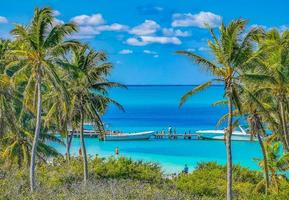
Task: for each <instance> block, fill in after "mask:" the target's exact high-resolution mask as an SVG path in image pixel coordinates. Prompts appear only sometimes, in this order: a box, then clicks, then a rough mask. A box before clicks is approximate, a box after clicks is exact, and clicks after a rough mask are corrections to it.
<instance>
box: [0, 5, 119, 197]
mask: <svg viewBox="0 0 289 200" xmlns="http://www.w3.org/2000/svg"><path fill="white" fill-rule="evenodd" d="M76 30H77V27H76V25H75V24H73V23H68V24H55V18H54V16H53V10H52V9H51V8H43V9H39V8H36V9H35V12H34V16H33V19H32V21H31V23H30V24H28V25H20V24H19V25H18V24H17V25H15V27H14V29H13V30H12V31H11V34H12V35H13V36H14V38H15V40H13V41H9V40H0V67H1V68H0V78H1V80H0V81H1V85H0V122H1V127H0V130H1V132H0V145H1V149H0V153H1V154H0V155H1V160H2V159H3V160H4V161H5V162H7V163H9V164H10V165H13V164H15V163H17V164H18V166H19V167H24V166H25V167H26V166H28V165H29V169H30V170H29V174H30V177H29V179H30V189H31V192H33V191H34V189H35V185H36V184H37V183H36V179H35V168H36V164H37V163H39V162H41V161H46V160H47V158H48V157H50V156H57V155H58V153H57V152H56V151H55V150H54V149H53V148H51V147H50V146H47V145H46V144H45V141H47V140H53V141H56V142H61V141H60V140H59V139H57V138H56V137H54V136H53V134H51V133H53V132H58V133H61V135H62V136H63V137H65V136H66V137H67V138H68V139H67V141H69V136H68V131H67V130H68V128H69V127H72V128H73V129H74V130H79V131H80V137H81V141H82V145H81V146H82V158H83V169H84V170H83V172H84V173H83V177H84V182H86V180H87V179H88V166H87V155H86V150H85V144H84V140H83V124H84V122H85V121H89V122H93V123H94V125H95V129H97V130H98V131H99V132H100V133H103V130H104V129H103V126H102V122H101V115H102V114H103V113H104V112H105V111H106V108H107V106H108V104H109V103H113V104H116V105H117V106H118V107H120V108H121V106H120V105H119V104H118V103H117V102H115V101H114V100H113V99H110V98H109V97H108V96H107V94H108V89H109V88H111V87H118V86H120V84H118V83H112V82H109V81H108V80H107V78H106V77H107V76H108V75H109V74H110V71H111V69H112V65H111V64H110V63H109V62H107V59H106V55H105V53H104V52H98V51H95V50H93V49H91V48H90V47H89V46H88V45H87V44H82V43H81V42H79V41H75V40H69V39H68V38H69V36H70V35H71V34H72V33H74V32H75V31H76ZM33 132H34V133H33ZM71 138H72V136H71ZM71 138H70V141H71ZM66 145H67V153H66V154H67V158H69V145H70V143H69V142H66ZM29 163H30V164H29Z"/></svg>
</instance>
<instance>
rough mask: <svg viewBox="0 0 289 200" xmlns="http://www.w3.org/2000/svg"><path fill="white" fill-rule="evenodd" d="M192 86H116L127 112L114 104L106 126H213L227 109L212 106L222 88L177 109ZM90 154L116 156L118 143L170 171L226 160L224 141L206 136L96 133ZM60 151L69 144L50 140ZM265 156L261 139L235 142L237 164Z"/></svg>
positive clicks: (116, 95) (113, 93) (116, 94)
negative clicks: (120, 137)
mask: <svg viewBox="0 0 289 200" xmlns="http://www.w3.org/2000/svg"><path fill="white" fill-rule="evenodd" d="M192 87H193V86H131V87H128V89H127V90H124V89H113V90H112V91H111V97H112V98H114V99H115V100H117V101H118V102H119V103H121V104H122V105H123V106H124V108H125V110H126V111H125V112H122V111H120V110H118V109H117V108H116V107H113V106H111V107H110V108H109V110H108V112H107V113H106V114H105V116H104V117H103V120H104V122H105V124H106V128H108V129H112V130H121V131H127V132H133V131H147V130H154V131H158V130H162V129H164V130H167V129H168V127H175V128H176V129H177V132H179V133H183V132H188V131H189V130H190V131H191V132H194V131H196V130H200V129H215V128H216V127H215V126H216V123H217V122H218V120H219V119H220V117H222V116H223V115H224V114H226V111H227V108H226V107H224V106H221V107H212V104H213V103H214V102H216V101H218V100H221V99H223V87H222V86H213V87H211V88H209V89H207V90H206V91H203V92H201V93H198V94H196V95H195V96H193V97H192V98H190V99H189V101H188V102H187V103H186V104H185V105H184V106H183V107H182V108H179V107H178V104H179V100H180V98H181V96H182V95H183V94H184V93H185V92H187V91H188V90H189V89H191V88H192ZM85 142H86V145H87V151H88V153H89V154H90V155H96V154H98V155H100V156H104V157H107V156H114V149H115V148H116V147H119V149H120V155H123V156H128V157H130V158H132V159H136V160H144V161H151V162H157V163H159V164H160V165H161V166H162V167H163V169H164V170H165V171H166V172H180V171H181V170H182V168H183V167H184V165H185V164H188V166H189V167H190V169H193V168H194V167H195V166H196V164H197V163H198V162H203V161H206V162H207V161H216V162H218V163H221V164H224V163H225V162H226V152H225V145H224V142H223V141H203V140H181V139H178V140H149V141H119V142H110V141H106V142H99V141H98V140H97V139H96V138H86V140H85ZM52 145H53V146H54V147H56V148H57V149H58V150H59V151H60V152H62V153H64V152H65V148H64V147H61V146H58V145H55V144H52ZM78 149H79V139H77V138H75V139H74V140H73V144H72V152H73V153H74V154H75V155H77V152H78ZM256 157H259V158H260V157H261V153H260V148H259V145H258V143H257V142H233V161H234V164H241V165H243V166H246V167H249V168H252V169H257V168H258V166H257V164H256V163H255V161H253V160H252V159H253V158H256Z"/></svg>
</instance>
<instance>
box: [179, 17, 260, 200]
mask: <svg viewBox="0 0 289 200" xmlns="http://www.w3.org/2000/svg"><path fill="white" fill-rule="evenodd" d="M245 25H246V20H242V19H238V20H234V21H232V22H230V23H229V24H228V25H227V26H225V25H224V23H222V25H221V27H220V28H219V37H217V35H216V34H215V33H214V30H213V29H211V28H209V31H210V33H211V36H212V40H210V41H209V42H208V46H209V48H210V50H211V52H212V53H213V56H214V60H213V61H210V60H208V59H206V58H204V57H202V56H199V55H197V54H195V53H192V52H188V51H177V53H178V54H181V55H185V56H188V57H190V58H191V59H192V60H193V61H194V62H195V63H197V64H199V65H201V66H202V67H203V68H204V69H205V70H207V71H209V72H210V73H211V74H212V75H213V76H214V77H216V79H213V80H211V81H208V82H206V83H204V84H201V85H199V86H197V87H195V88H193V89H192V90H190V91H189V92H187V93H186V94H185V95H184V96H183V97H182V98H181V101H180V106H182V104H183V103H185V102H186V101H187V99H188V98H189V97H191V96H192V95H194V94H195V93H197V92H199V91H201V90H204V89H206V88H208V87H209V86H211V85H212V84H213V83H214V82H221V83H223V84H224V96H225V97H226V99H227V104H228V124H227V129H226V130H227V131H226V133H225V143H226V152H227V199H232V150H231V135H232V131H233V107H235V108H236V109H238V110H241V104H240V101H239V96H238V90H239V85H240V83H239V79H238V73H239V71H240V69H241V68H242V67H247V65H248V59H249V58H250V56H251V54H252V40H253V36H254V35H255V34H256V33H257V32H258V29H252V30H251V31H250V32H249V33H247V34H246V35H245V36H244V35H242V34H243V32H244V30H245Z"/></svg>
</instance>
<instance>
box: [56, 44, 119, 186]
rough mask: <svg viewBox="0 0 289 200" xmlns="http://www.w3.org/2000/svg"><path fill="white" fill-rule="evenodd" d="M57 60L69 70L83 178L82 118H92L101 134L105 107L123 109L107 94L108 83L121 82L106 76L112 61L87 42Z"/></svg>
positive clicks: (72, 120)
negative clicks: (67, 56)
mask: <svg viewBox="0 0 289 200" xmlns="http://www.w3.org/2000/svg"><path fill="white" fill-rule="evenodd" d="M58 64H59V65H60V66H62V67H63V68H65V69H67V70H68V71H69V73H68V75H67V76H66V78H68V80H70V81H67V82H66V83H67V90H68V94H69V96H70V99H71V101H70V109H69V110H70V112H71V114H70V122H71V124H72V126H73V128H74V129H75V130H76V129H77V127H75V125H77V126H78V127H79V128H78V130H79V131H80V142H81V152H82V158H83V170H84V171H83V174H84V176H83V179H84V183H85V184H86V182H87V179H88V164H87V153H86V147H85V141H84V135H83V131H84V130H83V127H84V122H85V121H89V122H93V123H94V124H95V126H96V128H97V129H98V131H99V132H100V137H102V134H104V127H103V123H102V120H101V115H102V114H103V113H104V112H105V111H106V109H107V106H108V104H109V103H113V104H115V105H116V106H118V107H119V108H121V109H122V106H121V105H120V104H118V103H117V102H116V101H114V100H113V99H111V98H109V97H108V96H107V92H108V91H107V90H108V89H109V88H111V87H119V86H121V85H120V84H118V83H114V82H110V81H108V80H107V76H108V75H109V73H110V71H111V69H112V65H111V64H110V63H107V62H106V55H105V54H104V53H102V52H96V51H94V50H92V49H90V48H89V47H87V46H79V47H76V48H73V51H72V52H71V55H70V56H69V58H67V60H66V61H63V60H59V62H58Z"/></svg>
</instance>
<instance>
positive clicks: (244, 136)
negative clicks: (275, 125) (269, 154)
mask: <svg viewBox="0 0 289 200" xmlns="http://www.w3.org/2000/svg"><path fill="white" fill-rule="evenodd" d="M239 128H240V131H237V130H234V131H233V132H232V137H231V140H234V141H256V140H257V139H256V138H255V137H253V138H252V136H251V135H250V134H248V133H247V132H246V131H245V130H244V129H243V128H242V127H241V126H239ZM196 133H197V134H199V136H200V138H202V139H206V140H224V139H225V130H200V131H196Z"/></svg>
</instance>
